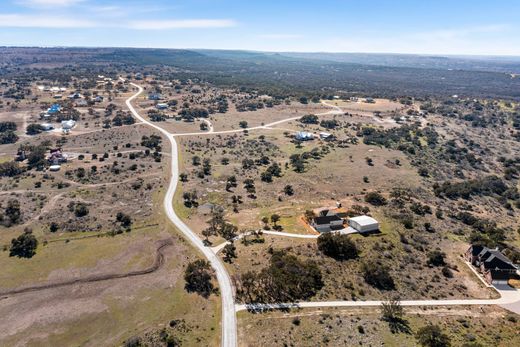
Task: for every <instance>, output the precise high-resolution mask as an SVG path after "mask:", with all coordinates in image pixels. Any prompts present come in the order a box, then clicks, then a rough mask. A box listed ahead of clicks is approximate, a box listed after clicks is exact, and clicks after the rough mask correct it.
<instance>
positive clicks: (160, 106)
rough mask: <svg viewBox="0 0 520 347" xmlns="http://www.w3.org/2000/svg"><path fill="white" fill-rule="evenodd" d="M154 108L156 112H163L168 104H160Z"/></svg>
mask: <svg viewBox="0 0 520 347" xmlns="http://www.w3.org/2000/svg"><path fill="white" fill-rule="evenodd" d="M155 107H156V108H157V109H158V110H165V109H167V108H168V104H164V103H160V104H157V105H155Z"/></svg>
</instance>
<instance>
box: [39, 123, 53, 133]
mask: <svg viewBox="0 0 520 347" xmlns="http://www.w3.org/2000/svg"><path fill="white" fill-rule="evenodd" d="M40 126H41V127H42V129H43V131H49V130H52V129H54V126H53V125H52V124H50V123H42V124H40Z"/></svg>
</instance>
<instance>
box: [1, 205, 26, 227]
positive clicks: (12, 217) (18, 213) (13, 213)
mask: <svg viewBox="0 0 520 347" xmlns="http://www.w3.org/2000/svg"><path fill="white" fill-rule="evenodd" d="M4 214H5V217H7V220H6V221H5V222H6V223H4V224H5V225H6V226H11V225H13V224H18V223H19V222H20V220H21V219H22V210H21V209H20V201H18V200H17V199H9V200H8V201H7V206H6V208H5V211H4Z"/></svg>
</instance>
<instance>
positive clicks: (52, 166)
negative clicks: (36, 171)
mask: <svg viewBox="0 0 520 347" xmlns="http://www.w3.org/2000/svg"><path fill="white" fill-rule="evenodd" d="M60 169H61V166H60V165H51V166H49V170H51V171H60Z"/></svg>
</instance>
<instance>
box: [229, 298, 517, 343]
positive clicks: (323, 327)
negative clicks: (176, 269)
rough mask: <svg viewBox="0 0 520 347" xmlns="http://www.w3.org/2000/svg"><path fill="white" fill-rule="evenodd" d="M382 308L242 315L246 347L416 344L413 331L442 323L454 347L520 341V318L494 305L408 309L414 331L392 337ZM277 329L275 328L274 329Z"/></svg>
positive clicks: (411, 327)
mask: <svg viewBox="0 0 520 347" xmlns="http://www.w3.org/2000/svg"><path fill="white" fill-rule="evenodd" d="M379 311H380V310H379V309H378V308H348V309H346V308H337V309H331V308H325V309H293V310H291V311H289V312H269V313H263V314H251V313H247V312H241V313H239V318H240V319H239V322H240V325H239V329H240V330H239V334H240V340H241V341H242V343H241V345H242V346H247V347H256V346H381V345H384V346H392V347H404V346H410V347H411V346H417V340H416V339H415V337H414V335H413V333H414V332H416V331H417V330H418V329H419V328H421V327H423V326H425V325H427V324H437V325H439V326H440V327H441V328H442V330H443V332H444V333H446V334H447V335H448V336H449V337H450V339H451V342H452V345H453V346H463V345H464V343H478V345H477V346H491V345H493V346H502V347H509V346H514V345H517V344H519V343H520V337H519V336H518V331H517V329H518V323H517V322H518V319H520V317H519V316H518V315H514V314H511V313H509V312H508V311H506V310H504V309H500V308H494V307H484V308H482V309H477V308H475V307H457V308H443V307H439V308H431V307H421V308H413V309H412V308H409V309H406V310H405V319H406V320H407V321H408V324H409V327H410V329H411V331H412V333H410V334H407V333H397V334H393V333H392V332H391V331H390V328H389V326H388V323H386V322H384V321H382V320H381V319H380V317H381V314H380V312H379ZM274 326H276V329H273V327H274Z"/></svg>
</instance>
